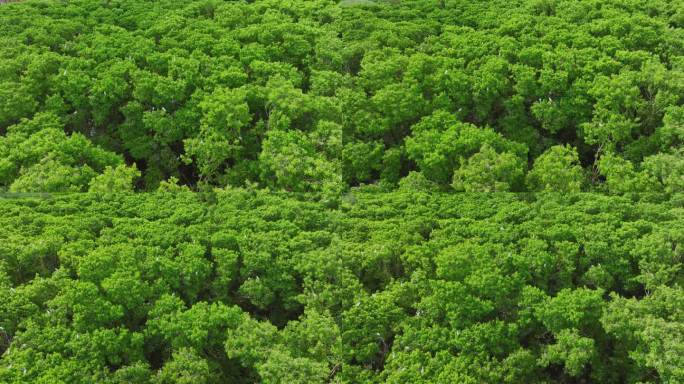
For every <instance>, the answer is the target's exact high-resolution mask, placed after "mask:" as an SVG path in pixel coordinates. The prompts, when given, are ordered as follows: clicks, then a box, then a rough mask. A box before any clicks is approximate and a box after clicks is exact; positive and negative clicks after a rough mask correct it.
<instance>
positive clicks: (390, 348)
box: [0, 187, 684, 383]
mask: <svg viewBox="0 0 684 384" xmlns="http://www.w3.org/2000/svg"><path fill="white" fill-rule="evenodd" d="M402 188H403V187H402ZM0 210H1V211H2V212H3V215H2V216H1V217H0V224H1V225H0V240H2V241H0V260H1V263H0V351H2V358H1V359H0V381H2V382H7V383H23V382H26V383H28V382H31V383H33V382H50V383H55V382H64V383H75V382H83V383H86V382H104V383H223V382H234V383H252V382H266V383H326V382H332V383H377V382H388V383H408V382H411V383H420V382H426V383H427V382H444V383H452V382H467V383H470V382H472V383H502V382H503V383H521V382H526V383H544V382H582V381H584V382H589V381H590V382H600V383H626V382H627V383H639V382H641V383H644V382H652V383H656V382H663V383H677V382H681V381H682V380H684V371H682V369H681V367H682V366H684V360H682V358H683V357H684V353H682V351H683V349H682V348H684V314H683V312H682V308H684V292H682V287H681V284H682V282H683V281H684V275H683V274H682V269H681V259H682V243H683V242H684V235H683V234H684V226H683V224H682V223H684V201H682V200H681V199H670V200H667V199H663V197H662V195H650V196H648V195H643V196H641V197H640V198H636V197H633V198H628V197H617V196H613V197H610V196H606V195H597V194H572V195H566V196H561V195H556V194H537V195H526V194H504V193H497V194H482V193H463V194H437V193H426V192H405V191H399V192H394V193H378V192H377V191H374V190H371V189H368V188H367V189H366V190H358V191H355V192H353V193H350V194H348V195H347V196H345V197H344V199H343V200H342V201H341V202H340V205H339V206H338V207H337V208H329V207H327V206H326V205H324V204H322V203H312V202H310V198H309V197H308V196H306V195H300V196H297V195H292V194H290V195H279V194H274V193H272V192H264V191H259V190H225V191H217V192H215V193H213V194H206V193H205V194H195V193H190V192H183V191H178V190H177V191H176V192H175V193H157V194H121V193H119V194H106V195H103V194H71V195H65V196H61V197H22V198H15V199H5V200H0Z"/></svg>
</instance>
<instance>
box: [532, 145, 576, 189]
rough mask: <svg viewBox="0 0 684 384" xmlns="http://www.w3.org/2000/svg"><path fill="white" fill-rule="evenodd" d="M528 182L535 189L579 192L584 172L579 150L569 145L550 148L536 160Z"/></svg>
mask: <svg viewBox="0 0 684 384" xmlns="http://www.w3.org/2000/svg"><path fill="white" fill-rule="evenodd" d="M527 184H528V185H529V187H530V189H531V190H533V191H547V192H565V193H574V192H579V191H580V190H581V189H582V185H583V184H584V174H583V170H582V167H581V166H580V164H579V155H578V154H577V150H576V149H574V148H571V147H567V146H553V147H551V148H549V149H548V150H547V151H546V152H544V153H543V154H542V155H540V156H539V157H538V158H537V159H536V160H535V162H534V167H533V168H532V170H531V171H530V172H529V173H528V174H527Z"/></svg>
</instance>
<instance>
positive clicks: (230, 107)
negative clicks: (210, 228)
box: [0, 0, 684, 199]
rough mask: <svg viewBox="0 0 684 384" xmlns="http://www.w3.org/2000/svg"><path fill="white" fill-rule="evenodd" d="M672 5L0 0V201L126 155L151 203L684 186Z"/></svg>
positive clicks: (84, 179) (676, 10)
mask: <svg viewBox="0 0 684 384" xmlns="http://www.w3.org/2000/svg"><path fill="white" fill-rule="evenodd" d="M53 2H54V3H53ZM680 8H681V3H680V2H678V1H655V2H654V1H649V2H643V1H636V0H619V1H618V0H610V1H604V0H589V1H574V0H520V1H484V2H483V1H478V2H472V1H465V0H446V1H445V0H441V1H437V0H396V1H394V0H393V1H385V0H378V1H372V0H368V1H342V2H337V1H332V0H314V1H302V0H293V1H285V2H283V1H276V0H257V1H228V2H220V1H214V0H202V1H191V2H188V1H180V0H163V1H155V2H152V3H150V2H140V1H137V0H111V1H104V2H97V1H92V0H77V1H69V2H68V4H66V3H61V2H55V1H54V0H47V1H38V0H35V1H33V0H29V1H25V2H21V3H19V4H5V5H3V8H2V12H0V27H1V28H0V31H1V32H0V62H2V64H0V191H1V190H6V191H7V190H10V191H16V192H40V191H51V192H57V191H84V190H87V189H88V188H89V183H90V180H91V179H93V178H94V177H95V176H96V175H98V174H100V173H102V172H103V171H104V169H105V167H106V166H111V167H112V168H116V167H117V166H118V165H119V164H120V163H121V162H123V161H125V162H126V164H127V165H128V166H132V165H133V164H135V165H136V167H137V168H138V169H139V170H140V172H141V177H140V179H138V180H136V181H135V188H136V190H145V191H155V190H156V189H157V188H158V186H159V185H160V183H161V182H163V181H165V180H169V179H171V178H175V179H176V180H178V183H179V184H180V185H185V186H188V187H190V188H191V189H193V190H202V189H203V188H205V187H206V186H208V185H211V186H218V187H225V186H233V187H236V186H250V185H252V186H253V185H257V186H259V187H262V188H270V189H277V190H283V191H296V192H318V193H322V194H323V195H324V196H327V197H326V198H327V199H331V198H333V197H334V196H336V195H339V193H340V192H342V191H345V190H348V188H349V187H354V186H358V185H362V184H374V183H379V184H382V187H383V188H385V189H387V188H392V187H396V186H397V185H398V183H399V181H400V180H401V179H402V178H404V177H407V176H408V175H409V174H410V172H414V171H417V172H421V173H423V174H424V176H425V177H426V178H427V179H428V180H430V181H432V182H435V183H436V184H437V186H438V188H440V189H442V190H454V189H455V190H460V191H462V190H465V191H487V190H511V191H524V190H530V191H578V190H584V191H602V192H605V191H608V192H611V193H624V192H626V191H632V192H635V191H639V192H649V191H663V192H668V193H671V192H682V191H683V189H682V188H684V185H683V183H682V182H681V177H682V174H683V172H684V171H682V166H681V164H682V162H683V161H684V160H682V153H683V152H682V149H681V146H682V144H683V143H684V130H683V128H682V127H683V126H684V113H683V112H682V110H683V108H684V107H683V105H684V99H683V98H682V95H684V59H683V58H684V44H682V41H683V37H684V32H683V31H684V29H683V28H684V25H683V24H682V20H684V19H682V15H684V13H683V12H682V11H681V9H680ZM485 145H486V147H484V146H485ZM69 148H77V151H74V150H72V149H69ZM482 148H488V149H486V150H484V151H483V152H481V153H480V154H477V153H478V152H480V151H481V150H482ZM79 151H80V152H79ZM83 151H85V152H83ZM114 154H117V155H114ZM671 163H673V164H676V165H675V166H674V167H673V168H672V169H670V168H669V167H668V166H666V164H671ZM490 167H491V169H492V170H491V174H489V173H490V171H485V170H486V169H490ZM482 172H484V173H486V174H481V173H482ZM556 173H557V174H556ZM475 175H478V176H477V177H476V176H475Z"/></svg>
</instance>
